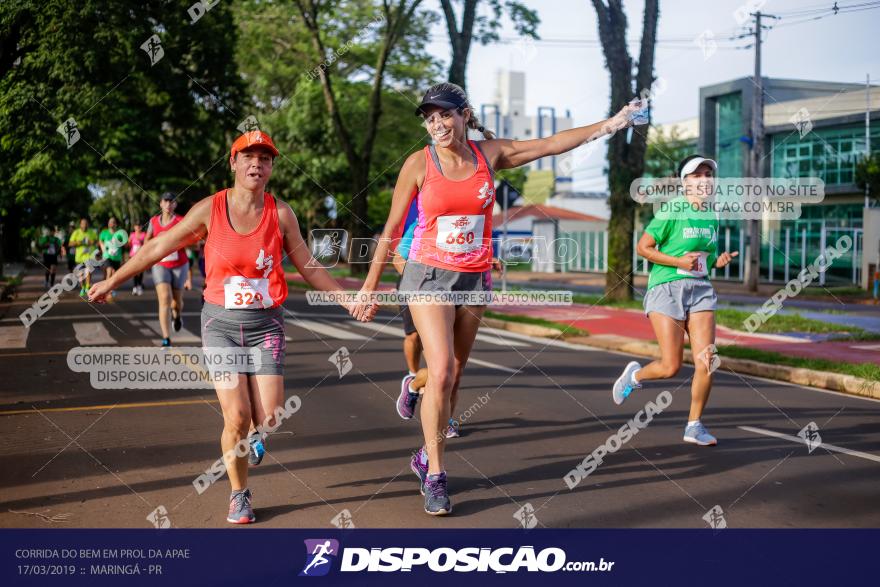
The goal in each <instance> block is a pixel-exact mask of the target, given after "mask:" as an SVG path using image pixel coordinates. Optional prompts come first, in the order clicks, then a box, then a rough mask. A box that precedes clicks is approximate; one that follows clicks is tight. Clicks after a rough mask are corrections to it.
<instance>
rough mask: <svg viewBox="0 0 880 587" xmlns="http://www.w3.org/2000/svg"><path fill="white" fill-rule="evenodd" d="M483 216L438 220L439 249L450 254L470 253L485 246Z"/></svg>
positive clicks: (464, 216) (442, 217)
mask: <svg viewBox="0 0 880 587" xmlns="http://www.w3.org/2000/svg"><path fill="white" fill-rule="evenodd" d="M484 221H485V216H483V215H481V214H474V215H462V216H440V217H438V218H437V248H438V249H440V250H442V251H449V252H450V253H468V252H470V251H474V250H476V249H479V248H480V247H481V246H483V222H484Z"/></svg>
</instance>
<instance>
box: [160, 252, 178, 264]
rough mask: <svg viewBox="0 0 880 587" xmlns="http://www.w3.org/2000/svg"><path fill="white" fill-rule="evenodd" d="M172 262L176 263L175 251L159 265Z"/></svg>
mask: <svg viewBox="0 0 880 587" xmlns="http://www.w3.org/2000/svg"><path fill="white" fill-rule="evenodd" d="M172 261H177V251H174V252H173V253H171V254H170V255H168V256H167V257H165V258H164V259H162V260H160V261H159V262H160V263H170V262H172Z"/></svg>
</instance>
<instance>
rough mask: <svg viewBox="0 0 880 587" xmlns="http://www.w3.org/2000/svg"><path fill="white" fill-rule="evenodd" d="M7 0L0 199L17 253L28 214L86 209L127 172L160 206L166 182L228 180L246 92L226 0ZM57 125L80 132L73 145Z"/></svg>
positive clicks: (187, 193)
mask: <svg viewBox="0 0 880 587" xmlns="http://www.w3.org/2000/svg"><path fill="white" fill-rule="evenodd" d="M7 4H9V5H8V6H7V5H4V10H3V11H0V75H2V77H0V174H2V175H3V177H4V178H5V179H6V181H4V182H3V183H2V184H0V210H2V213H3V217H4V227H3V229H4V245H6V246H7V247H10V246H11V247H12V250H11V251H10V252H11V255H10V256H13V257H14V256H18V255H20V238H19V234H20V231H21V229H22V228H23V227H24V226H25V225H27V224H31V225H40V224H50V223H53V222H60V221H61V220H63V219H65V218H70V219H73V218H76V217H78V216H80V215H84V214H85V213H86V212H87V210H88V208H89V206H90V204H91V200H92V198H91V195H90V194H89V190H88V187H89V186H93V187H94V186H99V187H98V189H97V191H100V189H101V188H100V186H101V184H107V185H110V184H111V183H112V182H117V181H124V182H126V183H128V184H129V185H130V186H132V188H133V189H134V190H136V194H137V197H138V198H139V199H140V200H142V201H143V202H149V203H150V204H151V205H152V206H154V207H155V206H156V198H155V196H156V194H157V193H159V192H161V191H164V190H168V189H170V190H173V191H174V192H175V193H177V192H181V193H182V198H184V199H186V198H195V197H196V196H201V195H204V194H206V193H210V191H209V190H211V189H212V188H214V187H217V185H218V184H220V183H221V181H224V180H225V177H224V174H225V166H223V165H219V162H220V161H221V160H222V159H223V154H224V152H225V151H226V150H227V149H228V145H229V144H230V142H231V141H230V139H231V138H232V135H233V133H234V132H235V125H236V123H237V111H238V110H239V108H240V102H241V100H242V98H243V84H242V81H241V79H240V78H239V76H238V73H237V71H236V70H235V61H234V52H235V43H236V31H235V29H234V27H233V26H232V18H231V12H230V10H229V8H228V6H227V5H226V4H225V3H221V4H218V5H215V6H213V7H212V8H211V9H210V11H208V12H206V13H203V14H202V16H201V18H200V19H198V21H197V22H191V21H190V19H188V18H187V13H188V10H189V9H190V8H191V6H192V2H191V1H190V0H173V1H162V0H147V1H145V2H139V3H131V2H126V1H123V0H80V1H78V2H65V1H63V0H14V1H13V2H8V3H7ZM145 46H146V47H147V48H148V49H150V52H148V51H147V49H145V48H144V47H145ZM68 119H73V120H74V121H75V125H71V126H69V127H68V126H66V122H65V121H67V120H68ZM62 124H64V125H65V128H70V129H71V131H72V132H73V131H75V132H73V134H71V135H70V136H71V137H72V138H75V139H76V140H75V141H71V142H70V144H68V142H67V141H65V137H64V136H63V135H61V134H59V132H58V131H57V130H56V129H57V128H58V127H59V125H62ZM62 217H63V218H62Z"/></svg>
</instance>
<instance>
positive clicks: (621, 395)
mask: <svg viewBox="0 0 880 587" xmlns="http://www.w3.org/2000/svg"><path fill="white" fill-rule="evenodd" d="M641 368H642V366H641V365H639V364H638V363H636V362H635V361H630V362H629V363H628V364H627V366H626V368H624V370H623V373H622V374H621V376H620V377H618V378H617V381H615V382H614V388H613V389H612V390H611V398H612V399H613V400H614V403H616V404H617V405H618V406H619V405H620V404H622V403H623V402H624V401H625V400H626V398H628V397H629V394H631V393H632V391H633V389H638V388H640V387H641V385H639V384H638V383H636V382H635V381H634V380H633V377H632V376H633V373H635V372H636V371H638V370H639V369H641Z"/></svg>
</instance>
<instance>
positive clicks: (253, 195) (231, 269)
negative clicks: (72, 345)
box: [89, 131, 373, 524]
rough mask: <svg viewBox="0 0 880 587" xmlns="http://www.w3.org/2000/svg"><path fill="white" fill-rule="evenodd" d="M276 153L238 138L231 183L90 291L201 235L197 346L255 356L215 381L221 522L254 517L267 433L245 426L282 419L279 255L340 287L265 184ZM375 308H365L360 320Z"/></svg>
mask: <svg viewBox="0 0 880 587" xmlns="http://www.w3.org/2000/svg"><path fill="white" fill-rule="evenodd" d="M277 155H278V149H276V148H275V145H274V144H273V142H272V139H271V138H270V137H269V136H268V135H266V134H265V133H263V132H260V131H251V132H248V133H246V134H244V135H242V136H240V137H239V138H238V139H236V141H235V142H234V143H233V145H232V150H231V153H230V157H229V166H230V168H231V169H232V172H233V173H234V174H235V186H234V187H232V188H229V189H223V190H221V191H219V192H217V193H216V194H214V195H212V196H209V197H207V198H204V199H203V200H201V201H199V202H198V203H197V204H196V205H195V206H193V207H192V209H191V210H190V211H189V213H187V215H186V216H185V217H184V218H183V220H181V221H180V222H179V223H177V224H175V225H174V226H173V227H171V228H170V229H168V230H167V231H164V232H162V233H161V234H160V235H158V236H156V237H155V238H153V239H151V240H150V241H149V242H147V243H146V244H145V245H144V246H143V247H142V248H141V249H140V251H138V254H137V255H136V256H135V257H132V258H131V259H129V261H128V262H127V263H126V264H125V265H123V266H122V267H121V268H120V269H119V271H117V272H116V273H114V274H113V276H112V277H111V278H110V279H108V280H107V281H103V282H101V283H96V284H95V285H94V286H92V288H91V290H90V291H89V300H90V301H94V302H103V301H104V300H105V298H106V296H107V295H108V294H109V293H110V292H111V291H112V290H113V289H115V288H116V287H118V286H119V285H121V284H123V283H125V282H126V281H127V280H128V279H129V278H131V277H132V276H134V275H136V274H138V273H140V272H141V271H144V270H145V269H146V268H148V267H150V266H151V265H153V264H154V263H156V262H157V261H158V260H160V259H162V258H163V257H165V256H166V255H168V254H169V253H170V252H172V251H177V250H179V249H181V248H183V247H186V246H189V245H193V244H195V243H197V242H198V241H199V240H201V239H205V240H206V243H205V265H206V274H207V275H206V278H205V305H204V307H203V310H202V345H203V346H204V347H206V348H216V347H224V348H232V349H244V350H246V351H248V352H249V353H251V354H252V355H253V354H256V356H257V358H258V359H259V360H258V361H256V363H255V365H253V366H251V367H250V368H246V369H245V370H244V372H242V373H238V374H233V377H236V378H237V379H235V380H233V382H232V385H230V384H229V383H225V384H224V383H222V382H221V383H219V384H217V385H216V389H217V397H218V398H219V400H220V406H221V408H222V410H223V434H222V436H221V441H220V443H221V446H222V448H223V459H224V461H225V464H226V470H227V472H228V473H229V481H230V483H231V485H232V495H231V496H230V504H229V515H228V516H227V521H228V522H230V523H233V524H247V523H251V522H253V521H255V519H256V518H255V516H254V511H253V507H252V505H251V493H250V490H249V489H248V487H247V477H248V474H247V473H248V469H247V468H248V461H249V460H250V461H251V462H252V463H253V464H258V463H259V461H260V459H261V458H262V454H263V446H262V441H263V437H265V434H259V433H258V434H252V435H250V436H249V435H248V431H249V430H251V427H252V424H253V425H257V426H260V428H261V430H265V429H270V430H272V429H274V428H275V427H276V426H277V425H278V424H279V423H280V422H278V421H277V419H278V415H279V414H283V413H284V412H285V402H284V380H283V377H282V368H283V363H284V351H285V339H284V320H283V316H282V303H283V302H284V300H285V298H286V297H287V282H286V281H285V279H284V270H283V268H282V260H283V259H284V258H285V257H289V258H290V259H291V260H292V261H293V264H294V265H295V266H296V268H297V269H298V270H299V272H300V273H301V274H302V276H303V277H304V278H305V280H306V281H307V282H308V283H309V284H311V285H312V286H313V287H314V288H315V289H317V290H321V291H327V292H340V291H341V290H342V288H341V287H340V285H339V284H338V283H337V282H336V280H335V279H333V278H332V277H331V276H330V275H329V274H328V273H327V272H326V271H325V270H324V269H323V268H322V267H321V266H320V264H318V263H317V262H315V261H314V260H313V259H312V256H311V253H310V252H309V247H308V246H307V245H306V244H305V242H304V241H303V238H302V236H301V235H300V231H299V224H298V222H297V219H296V216H295V215H294V213H293V210H291V208H290V206H289V205H287V204H286V203H285V202H283V201H280V200H277V199H276V198H275V197H274V196H273V195H272V194H270V193H268V192H266V191H265V188H266V184H267V183H268V181H269V178H270V177H271V175H272V166H273V162H274V159H275V157H276V156H277ZM352 311H353V309H352ZM372 313H373V311H372V310H368V311H367V312H362V314H364V319H368V318H369V317H371V316H372ZM291 399H293V398H291ZM242 447H244V448H245V450H241V448H242ZM240 455H241V456H240ZM246 457H248V458H246Z"/></svg>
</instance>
